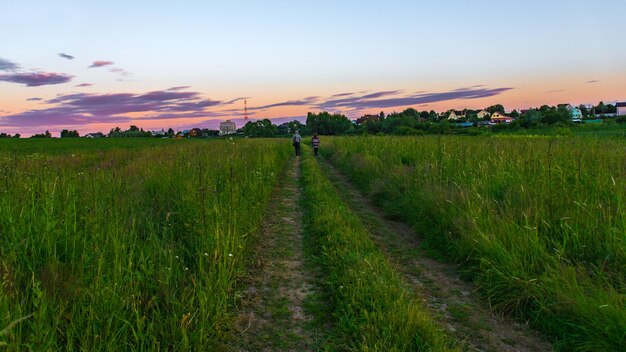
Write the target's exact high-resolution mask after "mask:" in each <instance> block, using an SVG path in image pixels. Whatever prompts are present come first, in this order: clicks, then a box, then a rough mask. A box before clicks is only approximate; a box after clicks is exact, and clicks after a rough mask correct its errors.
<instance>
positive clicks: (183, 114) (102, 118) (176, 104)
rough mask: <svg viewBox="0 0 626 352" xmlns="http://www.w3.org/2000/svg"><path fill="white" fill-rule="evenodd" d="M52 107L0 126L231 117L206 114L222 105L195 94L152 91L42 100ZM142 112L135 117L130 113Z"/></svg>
mask: <svg viewBox="0 0 626 352" xmlns="http://www.w3.org/2000/svg"><path fill="white" fill-rule="evenodd" d="M45 103H46V104H52V105H54V106H53V107H51V108H48V109H41V110H30V111H26V112H23V113H19V114H15V115H10V116H6V117H4V118H1V119H0V126H14V127H38V126H41V127H44V126H46V127H47V126H51V127H53V126H60V125H85V124H91V123H120V122H130V121H134V120H164V119H180V118H207V117H212V116H231V114H227V113H224V112H215V111H209V110H208V109H209V108H212V107H217V106H220V105H223V104H224V103H223V102H222V101H220V100H212V99H205V98H202V96H201V95H200V93H198V92H181V91H168V90H160V91H152V92H147V93H143V94H132V93H115V94H89V93H73V94H66V95H60V96H57V97H55V98H52V99H49V100H46V101H45ZM133 113H142V114H143V115H144V116H143V117H140V118H137V117H132V116H131V115H130V114H133Z"/></svg>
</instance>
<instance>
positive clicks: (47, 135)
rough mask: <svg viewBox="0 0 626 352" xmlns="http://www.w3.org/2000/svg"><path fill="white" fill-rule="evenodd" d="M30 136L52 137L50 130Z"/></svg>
mask: <svg viewBox="0 0 626 352" xmlns="http://www.w3.org/2000/svg"><path fill="white" fill-rule="evenodd" d="M30 138H52V135H51V134H50V131H47V130H46V132H45V133H38V134H34V135H32V136H30Z"/></svg>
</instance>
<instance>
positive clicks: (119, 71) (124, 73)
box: [109, 67, 130, 76]
mask: <svg viewBox="0 0 626 352" xmlns="http://www.w3.org/2000/svg"><path fill="white" fill-rule="evenodd" d="M109 72H113V73H117V74H119V75H120V76H129V75H130V73H129V72H128V71H126V70H124V69H123V68H119V67H113V68H110V69H109Z"/></svg>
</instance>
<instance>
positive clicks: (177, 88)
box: [166, 86, 191, 91]
mask: <svg viewBox="0 0 626 352" xmlns="http://www.w3.org/2000/svg"><path fill="white" fill-rule="evenodd" d="M188 88H191V86H177V87H171V88H167V89H166V90H171V91H177V90H183V89H188Z"/></svg>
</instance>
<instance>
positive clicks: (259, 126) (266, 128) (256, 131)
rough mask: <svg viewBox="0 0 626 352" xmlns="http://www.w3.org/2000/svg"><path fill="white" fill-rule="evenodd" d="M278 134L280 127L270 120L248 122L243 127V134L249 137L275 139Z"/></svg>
mask: <svg viewBox="0 0 626 352" xmlns="http://www.w3.org/2000/svg"><path fill="white" fill-rule="evenodd" d="M277 133H278V126H276V125H274V124H273V123H272V121H271V120H269V119H263V120H257V121H254V122H253V121H248V122H247V123H246V124H245V126H243V134H245V135H246V136H248V137H274V136H275V135H276V134H277Z"/></svg>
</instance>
